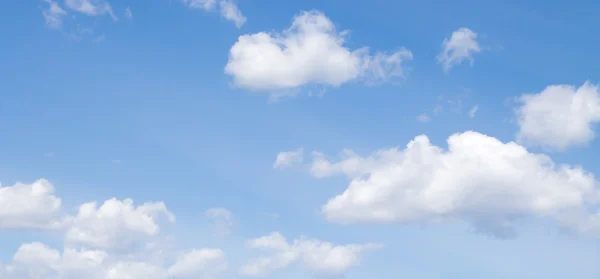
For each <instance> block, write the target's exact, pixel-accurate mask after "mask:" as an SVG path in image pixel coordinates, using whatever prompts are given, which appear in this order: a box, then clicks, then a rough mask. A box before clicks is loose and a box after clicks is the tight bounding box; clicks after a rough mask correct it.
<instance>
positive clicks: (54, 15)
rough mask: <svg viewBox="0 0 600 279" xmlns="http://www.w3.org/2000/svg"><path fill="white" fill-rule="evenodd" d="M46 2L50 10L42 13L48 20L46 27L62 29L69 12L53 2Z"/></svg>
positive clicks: (49, 0)
mask: <svg viewBox="0 0 600 279" xmlns="http://www.w3.org/2000/svg"><path fill="white" fill-rule="evenodd" d="M44 2H46V3H48V8H47V9H44V10H43V11H42V14H43V15H44V19H45V20H46V26H48V28H51V29H60V28H62V24H63V17H64V16H66V15H67V12H66V11H65V10H63V9H62V8H61V7H60V5H59V4H58V3H56V2H54V1H52V0H44Z"/></svg>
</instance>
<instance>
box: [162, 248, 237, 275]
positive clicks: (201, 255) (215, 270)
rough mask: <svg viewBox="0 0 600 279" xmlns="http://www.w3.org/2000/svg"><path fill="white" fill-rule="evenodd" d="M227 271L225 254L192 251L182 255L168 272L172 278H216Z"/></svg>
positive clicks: (215, 251) (212, 250)
mask: <svg viewBox="0 0 600 279" xmlns="http://www.w3.org/2000/svg"><path fill="white" fill-rule="evenodd" d="M226 269H227V261H226V260H225V253H223V251H221V250H219V249H201V250H192V251H189V252H187V253H184V254H181V255H180V256H179V257H178V258H177V261H176V262H175V264H173V265H172V266H171V267H170V268H169V269H168V271H167V274H168V275H169V277H171V278H183V279H196V278H215V277H216V276H217V275H219V274H221V273H223V272H224V271H225V270H226Z"/></svg>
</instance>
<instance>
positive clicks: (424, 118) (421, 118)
mask: <svg viewBox="0 0 600 279" xmlns="http://www.w3.org/2000/svg"><path fill="white" fill-rule="evenodd" d="M417 121H419V122H421V123H427V122H429V121H431V117H429V115H427V114H425V113H421V114H419V116H417Z"/></svg>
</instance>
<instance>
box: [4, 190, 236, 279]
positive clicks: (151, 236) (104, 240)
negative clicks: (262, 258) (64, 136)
mask: <svg viewBox="0 0 600 279" xmlns="http://www.w3.org/2000/svg"><path fill="white" fill-rule="evenodd" d="M53 193H54V186H53V185H52V184H50V183H49V182H48V181H46V180H44V179H40V180H38V181H36V182H34V183H32V184H22V183H17V184H15V185H14V186H10V187H0V224H2V226H0V229H6V228H9V229H11V228H46V227H48V225H46V224H54V223H60V225H61V226H56V227H57V228H64V229H65V239H64V243H65V246H64V247H63V249H62V251H59V250H57V249H53V248H50V247H48V246H46V245H45V244H42V243H38V242H33V243H26V244H22V245H21V246H20V247H19V249H18V250H17V251H16V252H15V254H14V256H13V259H12V262H11V263H9V264H7V265H3V264H1V263H0V278H6V279H31V278H37V279H78V278H89V279H130V278H150V279H167V278H173V277H174V276H175V277H176V278H183V279H186V278H189V279H192V278H195V279H198V278H206V279H208V278H216V277H217V276H218V275H219V274H221V273H223V272H225V271H226V269H227V260H226V258H225V253H224V252H223V251H222V250H220V249H191V250H188V251H187V252H183V253H179V254H178V256H176V257H175V253H174V251H172V249H171V247H169V246H167V245H165V243H164V240H167V239H165V238H164V237H163V236H162V235H161V234H159V229H160V228H159V223H160V222H159V220H158V218H159V217H162V216H164V217H166V218H167V219H168V220H169V221H171V222H174V221H175V217H174V216H173V214H171V213H170V212H169V211H168V210H167V208H166V206H165V205H164V203H162V202H157V203H144V204H142V205H139V206H134V205H133V201H132V200H129V199H126V200H123V201H120V200H117V199H110V200H107V201H105V202H104V203H103V204H102V206H100V207H97V205H96V203H86V204H83V205H81V206H80V207H79V210H78V213H77V215H76V216H66V217H63V218H60V220H61V221H60V222H58V221H55V220H59V219H58V218H56V217H57V216H58V214H59V213H60V212H59V211H60V204H61V201H60V199H59V198H58V197H56V196H54V195H53ZM211 212H213V213H212V215H214V216H230V215H231V213H227V212H225V211H223V210H212V211H211ZM228 214H229V215H228ZM52 227H53V228H54V227H55V226H52Z"/></svg>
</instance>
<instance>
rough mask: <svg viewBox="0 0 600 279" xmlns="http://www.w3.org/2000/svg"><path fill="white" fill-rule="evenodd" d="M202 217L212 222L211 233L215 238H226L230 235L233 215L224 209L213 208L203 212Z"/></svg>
mask: <svg viewBox="0 0 600 279" xmlns="http://www.w3.org/2000/svg"><path fill="white" fill-rule="evenodd" d="M204 215H205V216H206V217H208V218H210V219H212V220H213V224H212V227H213V233H214V235H217V236H227V235H229V234H231V227H233V213H231V211H229V210H228V209H226V208H222V207H214V208H209V209H208V210H206V212H204Z"/></svg>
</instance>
